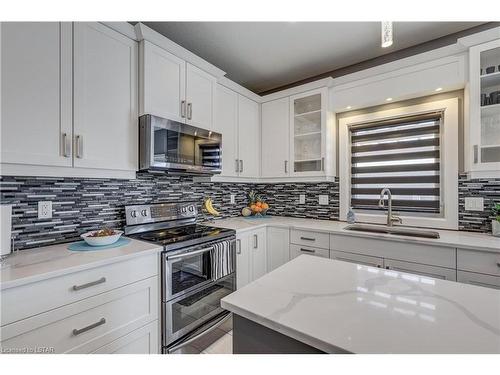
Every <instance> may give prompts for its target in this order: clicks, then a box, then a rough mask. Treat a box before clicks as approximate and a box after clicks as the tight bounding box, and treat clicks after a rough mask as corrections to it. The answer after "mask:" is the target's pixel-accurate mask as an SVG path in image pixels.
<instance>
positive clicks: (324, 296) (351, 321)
mask: <svg viewBox="0 0 500 375" xmlns="http://www.w3.org/2000/svg"><path fill="white" fill-rule="evenodd" d="M222 307H223V308H225V309H227V310H229V311H232V312H233V313H235V314H238V315H240V316H242V317H244V318H247V319H250V320H252V321H254V322H256V323H259V324H261V325H263V326H265V327H267V328H270V329H273V330H276V331H278V332H280V333H282V334H284V335H287V336H289V337H292V338H294V339H296V340H298V341H301V342H304V343H306V344H308V345H310V346H313V347H315V348H318V349H320V350H323V351H325V352H328V353H333V352H338V349H342V350H346V351H348V352H353V353H500V290H495V289H490V288H483V287H478V286H473V285H467V284H459V283H455V282H451V281H445V280H436V279H431V278H428V277H425V276H417V275H411V274H405V273H400V272H396V271H392V270H383V269H378V268H373V267H368V266H362V265H356V264H352V263H347V262H342V261H337V260H332V259H326V258H320V257H314V256H310V255H301V256H299V257H298V258H295V259H294V260H292V261H290V262H288V263H286V264H285V265H283V266H281V267H279V268H277V269H275V270H274V271H272V272H270V273H268V274H266V275H265V276H263V277H261V278H260V279H258V280H256V281H254V282H252V283H250V284H248V285H246V286H245V287H243V288H241V289H239V290H237V291H236V292H234V293H232V294H230V295H229V296H227V297H225V298H224V299H223V300H222Z"/></svg>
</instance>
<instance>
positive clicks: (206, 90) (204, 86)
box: [139, 40, 217, 130]
mask: <svg viewBox="0 0 500 375" xmlns="http://www.w3.org/2000/svg"><path fill="white" fill-rule="evenodd" d="M140 65H141V68H140V70H141V73H140V74H141V79H140V108H139V113H140V114H141V115H143V114H150V115H155V116H159V117H163V118H167V119H169V120H174V121H179V122H183V123H186V124H189V125H193V126H196V127H199V128H203V129H208V130H213V129H214V117H215V94H216V88H217V80H216V79H215V77H213V76H212V75H210V74H208V73H207V72H205V71H203V70H201V69H199V68H197V67H196V66H194V65H192V64H190V63H187V62H186V61H184V60H183V59H180V58H179V57H177V56H175V55H173V54H171V53H170V52H167V51H165V50H164V49H162V48H160V47H158V46H156V45H154V44H152V43H150V42H148V41H146V40H143V41H142V42H141V47H140Z"/></svg>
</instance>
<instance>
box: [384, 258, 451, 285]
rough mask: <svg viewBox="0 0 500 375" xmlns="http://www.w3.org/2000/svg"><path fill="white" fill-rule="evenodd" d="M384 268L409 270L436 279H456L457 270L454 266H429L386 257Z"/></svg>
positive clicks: (401, 270)
mask: <svg viewBox="0 0 500 375" xmlns="http://www.w3.org/2000/svg"><path fill="white" fill-rule="evenodd" d="M384 268H385V269H388V270H394V271H400V272H407V273H412V274H416V275H421V276H428V277H432V278H435V279H442V280H450V281H456V280H457V274H456V270H455V269H452V268H444V267H436V266H429V265H427V264H419V263H411V262H402V261H399V260H393V259H384Z"/></svg>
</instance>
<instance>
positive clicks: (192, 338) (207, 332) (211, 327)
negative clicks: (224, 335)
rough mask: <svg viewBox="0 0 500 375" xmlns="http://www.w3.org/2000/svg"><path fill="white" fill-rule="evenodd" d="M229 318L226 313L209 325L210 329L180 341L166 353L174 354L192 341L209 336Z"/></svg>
mask: <svg viewBox="0 0 500 375" xmlns="http://www.w3.org/2000/svg"><path fill="white" fill-rule="evenodd" d="M230 317H231V313H230V312H229V311H228V312H227V314H226V315H224V316H222V317H220V318H218V319H217V320H215V322H214V323H213V325H211V326H210V327H208V328H207V329H206V330H204V331H202V332H200V333H198V334H195V335H194V336H192V337H189V336H188V337H187V338H186V339H185V340H184V341H182V342H181V343H179V344H177V345H175V346H172V347H171V348H168V352H169V353H172V352H175V351H177V350H179V349H181V348H183V347H185V346H187V345H189V344H191V343H192V342H193V341H196V340H198V339H199V338H200V337H203V336H205V335H207V334H209V333H210V332H212V331H213V330H215V329H216V328H218V327H219V326H220V325H221V324H222V323H224V322H225V321H226V320H228V319H229V318H230Z"/></svg>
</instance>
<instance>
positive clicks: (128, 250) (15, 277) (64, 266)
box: [0, 239, 162, 289]
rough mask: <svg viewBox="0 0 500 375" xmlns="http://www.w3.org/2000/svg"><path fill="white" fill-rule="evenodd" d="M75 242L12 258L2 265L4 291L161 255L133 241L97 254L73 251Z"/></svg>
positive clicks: (153, 247)
mask: <svg viewBox="0 0 500 375" xmlns="http://www.w3.org/2000/svg"><path fill="white" fill-rule="evenodd" d="M70 244H71V243H65V244H59V245H53V246H44V247H39V248H36V249H26V250H20V251H17V252H15V253H14V254H12V255H10V256H9V257H8V258H7V259H6V260H5V261H3V262H2V264H1V266H0V289H7V288H12V287H15V286H20V285H23V284H27V283H31V282H36V281H40V280H44V279H48V278H50V277H55V276H59V275H64V274H67V273H71V272H76V271H81V270H84V269H88V268H93V267H98V266H101V265H105V264H109V263H113V262H118V261H122V260H125V259H127V258H131V257H135V256H142V255H147V254H149V253H155V252H156V253H157V252H159V251H161V250H162V247H159V246H157V245H154V244H150V243H147V242H143V241H137V240H134V239H131V241H130V242H129V243H128V244H126V245H124V246H120V247H115V248H111V249H102V250H95V251H71V250H68V246H69V245H70Z"/></svg>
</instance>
